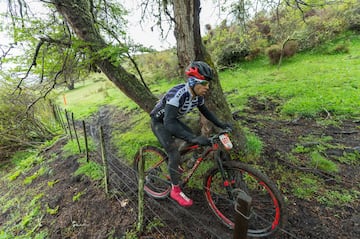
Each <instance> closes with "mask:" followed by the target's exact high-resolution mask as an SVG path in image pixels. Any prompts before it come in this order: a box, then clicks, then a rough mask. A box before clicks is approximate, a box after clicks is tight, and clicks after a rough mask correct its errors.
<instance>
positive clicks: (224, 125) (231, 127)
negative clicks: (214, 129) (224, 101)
mask: <svg viewBox="0 0 360 239" xmlns="http://www.w3.org/2000/svg"><path fill="white" fill-rule="evenodd" d="M220 128H222V129H230V130H233V126H232V125H231V124H230V123H221V125H220Z"/></svg>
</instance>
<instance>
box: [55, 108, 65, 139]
mask: <svg viewBox="0 0 360 239" xmlns="http://www.w3.org/2000/svg"><path fill="white" fill-rule="evenodd" d="M56 111H57V114H58V116H59V119H60V124H61V127H62V128H63V129H64V131H65V134H67V129H66V126H65V123H64V119H63V117H62V114H61V111H60V108H59V106H56Z"/></svg>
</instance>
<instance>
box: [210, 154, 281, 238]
mask: <svg viewBox="0 0 360 239" xmlns="http://www.w3.org/2000/svg"><path fill="white" fill-rule="evenodd" d="M223 168H224V173H225V176H226V178H227V181H228V183H229V184H230V188H231V189H230V192H231V193H230V196H229V193H228V191H227V190H226V188H225V186H224V185H225V182H224V181H223V178H222V175H221V172H220V170H219V168H213V169H211V170H209V171H208V173H207V175H206V177H205V178H204V191H205V197H206V200H207V202H208V205H209V206H210V208H211V210H212V211H213V212H214V214H215V215H216V216H217V217H218V218H219V219H220V220H221V222H222V223H223V224H225V225H226V226H228V227H229V228H231V229H233V228H234V218H235V210H234V209H235V205H236V202H235V200H236V196H237V193H238V192H239V190H241V191H244V192H245V193H247V194H248V195H249V196H250V197H251V198H252V201H251V208H250V219H249V227H248V236H252V237H265V236H269V235H271V234H273V233H275V232H276V231H277V230H278V229H279V228H283V227H284V225H285V222H286V207H285V202H284V200H283V197H282V195H281V193H280V192H279V190H278V189H277V188H276V186H275V185H274V184H273V183H272V181H271V180H270V179H269V178H268V177H267V176H265V175H264V174H263V173H261V172H260V171H258V170H257V169H255V168H252V167H250V166H249V165H246V164H243V163H241V162H238V161H226V162H223Z"/></svg>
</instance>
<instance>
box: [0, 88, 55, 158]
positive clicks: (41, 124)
mask: <svg viewBox="0 0 360 239" xmlns="http://www.w3.org/2000/svg"><path fill="white" fill-rule="evenodd" d="M12 91H13V89H7V88H6V87H3V88H2V89H1V90H0V148H1V149H2V150H1V151H0V152H1V153H0V159H1V160H6V158H8V157H10V156H11V154H12V153H13V152H14V151H17V150H21V149H24V148H28V147H33V146H37V145H40V144H41V143H42V142H45V141H47V140H49V139H51V138H52V137H53V136H54V134H53V132H54V131H55V129H56V128H57V124H56V123H55V120H54V118H53V115H52V114H51V112H52V109H51V107H50V105H49V102H48V101H45V100H40V101H38V102H37V103H36V104H35V105H33V106H32V107H31V108H28V106H29V105H30V104H32V103H33V102H34V101H35V99H36V96H35V95H34V94H33V93H32V92H31V91H27V90H25V89H23V91H22V93H21V94H20V95H19V94H11V92H12ZM9 92H10V93H9Z"/></svg>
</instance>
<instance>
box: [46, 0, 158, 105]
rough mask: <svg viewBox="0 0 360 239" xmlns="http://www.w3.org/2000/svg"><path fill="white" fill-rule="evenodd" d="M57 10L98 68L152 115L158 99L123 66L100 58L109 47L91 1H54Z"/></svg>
mask: <svg viewBox="0 0 360 239" xmlns="http://www.w3.org/2000/svg"><path fill="white" fill-rule="evenodd" d="M52 2H53V3H54V4H55V7H56V9H57V10H58V11H59V12H60V13H61V14H62V15H63V16H64V18H65V19H66V21H67V22H68V23H69V24H70V25H71V27H72V29H73V30H74V32H75V34H76V35H77V36H78V37H79V38H80V39H81V40H83V41H84V42H85V44H86V45H87V46H88V48H89V49H90V50H91V52H92V53H93V57H94V59H95V64H96V65H97V66H98V67H99V68H100V69H101V71H102V72H103V73H104V74H105V75H106V76H107V77H108V78H109V80H111V81H112V82H113V83H114V84H115V85H116V86H117V87H118V88H119V89H120V90H121V91H122V92H124V93H125V94H126V95H127V96H128V97H129V98H130V99H132V100H133V101H134V102H135V103H136V104H138V105H139V106H140V107H141V108H142V109H143V110H144V111H146V112H150V111H151V110H152V108H153V107H154V105H155V103H156V101H157V98H156V97H155V96H154V95H153V94H152V93H151V92H150V91H149V90H148V89H146V88H145V86H144V85H142V84H141V83H140V81H139V80H138V79H137V78H136V76H135V75H133V74H131V73H129V72H127V71H126V70H125V69H124V68H123V67H122V66H114V65H113V64H112V63H111V62H110V60H109V59H103V58H100V57H97V58H96V53H97V52H98V51H99V50H101V49H103V48H105V47H106V46H107V45H106V43H105V41H104V39H103V38H102V37H101V35H100V33H99V31H98V29H96V27H95V24H94V19H93V17H92V14H91V6H90V1H87V0H61V1H60V0H52Z"/></svg>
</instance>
